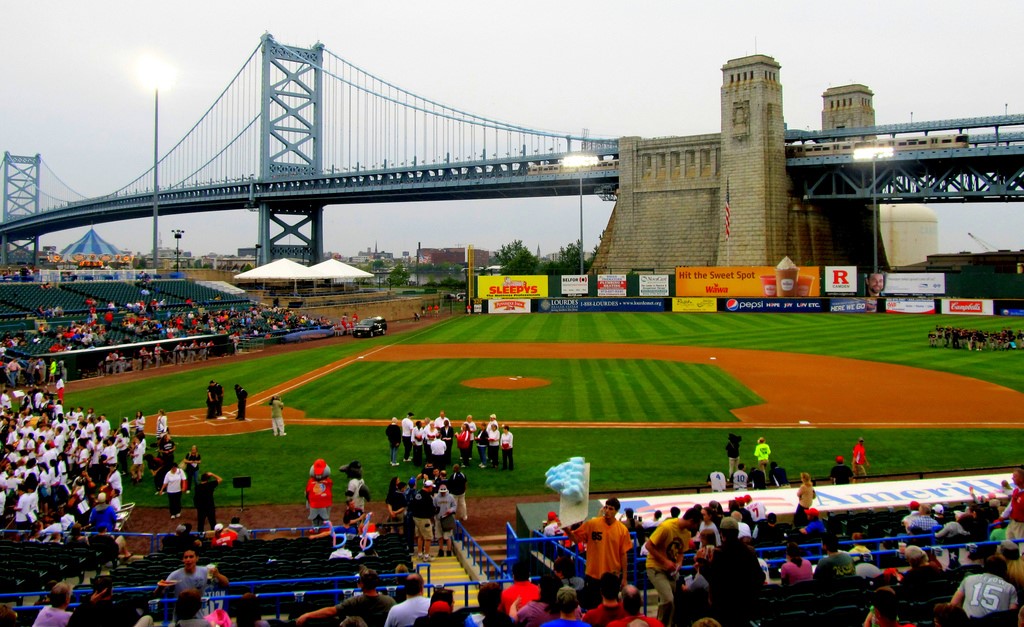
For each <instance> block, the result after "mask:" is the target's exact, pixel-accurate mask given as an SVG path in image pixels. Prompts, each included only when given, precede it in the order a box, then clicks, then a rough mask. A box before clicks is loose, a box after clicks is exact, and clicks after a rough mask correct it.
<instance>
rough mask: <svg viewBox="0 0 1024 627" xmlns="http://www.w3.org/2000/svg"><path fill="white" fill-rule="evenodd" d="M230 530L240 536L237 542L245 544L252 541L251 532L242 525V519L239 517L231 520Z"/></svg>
mask: <svg viewBox="0 0 1024 627" xmlns="http://www.w3.org/2000/svg"><path fill="white" fill-rule="evenodd" d="M228 529H230V530H231V531H234V532H235V535H236V536H238V538H237V540H235V541H236V542H245V541H246V540H251V539H252V534H250V533H249V530H248V529H247V528H246V527H245V525H243V524H242V519H240V518H239V517H238V516H235V517H233V518H232V519H231V524H230V525H228Z"/></svg>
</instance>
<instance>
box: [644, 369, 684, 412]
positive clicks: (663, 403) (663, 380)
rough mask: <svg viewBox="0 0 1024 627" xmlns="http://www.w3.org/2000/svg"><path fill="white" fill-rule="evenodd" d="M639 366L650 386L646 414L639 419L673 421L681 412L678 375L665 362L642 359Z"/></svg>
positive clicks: (645, 408) (645, 407)
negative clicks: (677, 383) (677, 384)
mask: <svg viewBox="0 0 1024 627" xmlns="http://www.w3.org/2000/svg"><path fill="white" fill-rule="evenodd" d="M636 363H637V367H638V368H639V370H640V372H641V376H642V377H644V378H645V379H646V380H647V382H648V385H649V387H650V393H649V394H648V396H647V398H646V399H645V400H646V403H645V405H644V410H645V411H644V416H643V417H638V419H639V420H652V421H653V420H664V421H672V420H675V419H676V416H677V415H678V413H679V404H680V403H679V401H680V400H681V399H680V397H679V390H678V388H677V386H676V381H677V379H678V377H674V376H672V374H673V373H672V371H671V369H670V368H666V367H665V362H661V361H654V360H648V359H645V360H640V361H638V362H636Z"/></svg>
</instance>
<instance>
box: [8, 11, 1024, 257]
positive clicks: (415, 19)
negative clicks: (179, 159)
mask: <svg viewBox="0 0 1024 627" xmlns="http://www.w3.org/2000/svg"><path fill="white" fill-rule="evenodd" d="M291 7H295V8H291ZM981 18H984V19H981ZM1022 18H1024V3H1021V2H1020V1H1019V0H1007V1H986V0H979V1H976V2H972V3H970V4H965V3H962V2H949V1H945V0H934V1H931V2H910V1H897V2H892V1H891V0H886V1H874V0H867V1H863V2H860V3H857V4H856V5H847V4H833V3H823V2H817V1H806V2H805V1H795V0H793V1H786V0H776V1H775V2H763V1H761V2H748V1H743V0H735V1H733V2H689V1H684V0H666V1H657V2H653V1H641V0H638V1H635V2H628V3H627V2H623V1H621V0H618V1H605V0H588V1H582V0H558V1H555V2H552V1H551V0H547V1H544V2H541V1H532V0H522V1H520V2H516V3H512V4H508V3H504V4H500V3H499V4H496V3H489V2H480V1H479V0H477V1H473V2H446V1H444V0H440V1H438V2H432V3H421V2H387V3H381V2H369V1H365V2H364V1H352V2H342V1H340V0H338V1H332V2H309V3H298V4H290V3H281V2H266V1H263V0H249V1H247V2H228V1H222V2H209V1H204V2H197V1H195V0H179V1H177V2H159V3H157V2H149V1H144V0H132V1H111V2H104V3H100V4H97V3H89V2H71V1H66V0H55V1H48V2H13V3H7V4H5V6H4V15H3V20H2V23H0V50H2V52H3V58H4V59H6V62H5V66H6V67H5V72H4V74H5V76H4V81H3V85H4V87H3V90H2V92H0V93H2V97H0V150H5V151H10V152H11V153H12V154H16V155H34V154H36V153H39V154H41V155H42V158H43V161H44V162H45V163H46V164H47V166H48V167H49V168H50V169H52V170H53V171H54V172H55V173H56V174H57V175H58V176H59V177H60V178H61V179H63V180H64V181H65V182H66V183H67V184H68V185H70V186H71V187H72V188H74V189H76V190H77V191H79V192H81V193H83V194H86V195H89V196H94V195H101V194H104V193H107V192H110V191H113V190H114V189H117V188H119V187H121V186H122V185H124V184H126V183H127V182H129V181H131V180H132V179H134V178H135V177H136V176H138V175H139V174H141V173H142V172H144V171H145V170H146V169H147V168H148V167H149V165H150V164H151V163H152V150H153V148H152V133H153V128H152V124H153V117H152V116H153V111H152V107H153V102H152V92H151V91H149V90H148V89H146V88H145V87H143V86H142V85H141V84H140V83H139V81H138V79H137V71H136V65H137V61H138V59H139V58H140V57H141V56H143V55H144V54H152V55H156V56H158V57H160V58H162V59H164V60H165V61H166V62H167V63H169V64H171V65H172V66H174V67H175V68H176V70H177V75H178V78H177V83H176V85H175V86H174V88H173V89H172V90H170V91H166V92H162V93H161V97H160V118H161V125H160V126H161V128H160V136H161V146H169V145H171V143H173V142H174V141H176V140H177V139H179V138H180V137H181V136H182V135H183V134H184V133H185V132H186V131H187V130H188V129H189V127H190V126H191V125H192V124H193V123H195V122H196V121H197V120H198V119H199V118H200V116H201V115H202V113H203V111H205V109H206V108H207V107H208V106H209V105H210V104H211V103H212V102H213V101H214V99H215V98H216V97H217V95H218V94H219V93H220V91H221V90H222V89H223V88H224V87H225V86H226V85H227V84H228V82H229V80H230V78H231V76H232V75H233V74H234V73H235V72H236V71H237V70H238V68H239V67H240V66H241V65H242V63H243V62H244V61H245V59H246V57H247V56H248V55H249V53H250V52H251V51H252V50H253V49H254V48H255V47H256V46H257V45H258V43H259V38H260V36H261V35H262V34H263V33H264V32H270V33H272V34H273V35H274V37H275V38H276V39H277V40H278V41H280V42H282V43H287V44H292V45H298V46H307V45H311V44H313V43H315V42H317V41H320V42H323V43H324V44H325V46H326V47H327V48H328V49H329V50H331V51H332V52H334V53H335V54H336V55H338V56H340V57H343V58H345V59H347V60H348V61H350V62H352V63H354V64H355V65H358V66H361V67H363V68H365V69H367V70H368V71H370V72H373V73H374V74H376V75H378V76H380V77H381V78H384V79H386V80H389V81H391V82H393V83H395V84H397V85H400V86H402V87H404V88H406V89H409V90H410V91H412V92H414V93H417V94H419V95H421V96H424V97H428V98H432V99H434V100H438V101H440V102H444V103H447V104H449V105H452V106H455V107H458V108H461V109H463V110H466V111H471V112H475V113H478V114H481V115H486V116H488V117H491V118H495V119H499V120H505V121H509V122H514V123H517V124H521V125H524V126H528V127H533V128H542V129H551V130H558V131H562V132H567V133H579V132H580V131H581V130H582V129H583V128H587V129H589V131H590V133H591V134H592V135H597V136H612V137H618V136H624V135H639V136H643V137H657V136H668V135H691V134H699V133H714V132H718V131H719V130H720V120H719V118H720V109H719V88H720V86H721V66H722V65H723V64H724V63H725V62H726V61H727V60H729V59H733V58H736V57H741V56H744V55H747V54H753V53H755V52H758V53H762V54H768V55H771V56H773V57H774V58H775V59H776V60H777V61H778V62H779V63H781V65H782V70H781V75H780V78H781V81H782V84H783V88H784V103H785V118H786V122H787V124H788V125H789V127H790V128H801V129H803V128H809V129H817V128H820V125H821V115H820V113H821V93H822V91H824V90H825V89H826V88H828V87H829V86H834V85H843V84H847V83H851V82H856V83H863V84H865V85H868V86H869V87H870V88H871V89H872V90H874V92H875V109H876V119H877V122H878V123H879V124H886V123H895V122H907V121H910V119H911V116H913V119H914V120H916V121H922V120H935V119H945V118H956V117H974V116H986V115H998V114H1002V113H1003V112H1004V111H1005V110H1006V109H1007V108H1008V110H1009V112H1010V113H1019V112H1022V111H1024V81H1021V80H1019V79H1018V77H1017V76H1018V74H1019V63H1020V60H1021V58H1022V50H1021V45H1020V41H1019V39H1018V38H1017V37H1014V36H1012V35H1011V34H1010V33H1009V32H1007V31H1005V29H1003V28H1002V27H1001V26H1000V24H1018V23H1021V19H1022ZM933 208H934V209H935V210H936V211H937V212H938V214H939V218H940V222H939V245H940V252H953V251H959V250H975V251H978V250H981V247H980V245H979V244H977V243H976V242H974V241H973V240H971V239H970V238H969V237H968V235H967V233H968V232H972V233H974V234H975V235H977V236H978V237H980V238H982V239H983V240H986V241H987V242H989V243H991V244H992V245H993V246H995V247H997V248H1010V249H1015V250H1016V249H1020V248H1024V244H1022V241H1021V239H1022V235H1021V234H1022V233H1024V218H1022V217H1021V215H1022V213H1021V211H1022V207H1021V206H1017V207H1013V206H1011V205H1010V204H1008V203H1007V204H1003V203H1000V204H987V205H933ZM585 209H586V220H585V222H586V228H585V246H586V247H587V248H588V249H591V248H593V246H594V245H596V243H597V240H598V234H599V233H600V232H601V230H602V229H603V228H604V227H605V225H606V224H607V220H608V216H609V214H610V212H611V209H612V203H609V202H603V201H601V200H599V199H597V198H596V197H588V198H587V199H586V202H585ZM578 220H579V204H578V200H577V199H575V198H564V197H563V198H558V199H537V200H507V201H463V202H455V203H429V204H428V203H410V204H390V205H370V206H358V205H347V206H334V207H328V208H327V209H325V216H324V224H325V234H326V237H325V248H326V249H327V250H332V251H336V252H341V253H342V254H345V255H353V254H356V252H357V251H359V250H365V249H366V248H367V247H371V248H372V247H373V246H374V245H375V244H376V245H377V246H378V247H379V248H380V249H381V250H387V251H391V252H394V253H396V254H400V253H401V252H402V251H405V250H410V251H411V250H415V248H416V244H417V242H418V241H419V242H422V244H423V246H425V247H445V246H461V245H465V244H474V245H476V246H477V247H478V248H485V249H491V250H496V249H497V248H498V247H499V246H501V245H502V244H505V243H507V242H509V241H512V240H513V239H521V240H523V242H524V243H525V244H526V245H527V246H528V247H529V248H530V249H531V250H536V249H537V247H538V246H539V247H540V249H541V251H542V252H543V253H545V254H547V253H549V252H553V251H557V249H558V248H559V246H562V245H565V244H566V243H568V242H571V241H575V240H576V239H577V238H578V233H579V222H578ZM256 228H257V225H256V218H255V215H254V214H252V213H249V212H245V211H235V212H221V213H215V214H211V215H201V214H190V215H185V216H168V217H164V218H162V219H161V222H160V232H161V238H162V243H163V245H165V246H173V239H172V237H171V229H184V230H185V231H186V234H185V238H184V239H183V241H182V244H183V248H185V249H188V250H191V251H192V252H193V253H194V254H204V253H207V252H210V251H216V252H223V253H231V252H234V250H235V249H236V248H238V247H241V246H251V245H252V244H253V243H255V242H256V239H257V234H256V233H257V231H256ZM151 229H152V225H151V222H150V221H149V220H136V221H132V222H124V223H108V224H102V225H98V226H97V231H98V232H99V233H100V234H101V235H102V236H103V237H104V238H106V239H107V240H109V241H111V242H112V243H114V244H116V245H117V246H119V247H122V248H129V249H135V250H143V251H148V250H149V248H150V246H151V237H152V231H151ZM84 231H85V229H75V230H68V231H63V232H59V233H53V234H50V235H47V236H44V237H43V238H42V243H43V244H54V245H57V246H58V247H63V246H64V245H66V244H68V243H70V242H71V241H73V240H75V239H77V238H78V237H80V236H81V234H82V233H84Z"/></svg>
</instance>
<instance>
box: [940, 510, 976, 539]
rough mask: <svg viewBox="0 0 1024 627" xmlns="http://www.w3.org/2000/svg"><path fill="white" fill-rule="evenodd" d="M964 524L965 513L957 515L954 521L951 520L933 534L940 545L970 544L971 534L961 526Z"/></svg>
mask: <svg viewBox="0 0 1024 627" xmlns="http://www.w3.org/2000/svg"><path fill="white" fill-rule="evenodd" d="M963 522H966V512H963V513H960V514H958V515H957V517H956V520H951V521H949V522H948V523H946V524H945V525H943V526H942V529H940V530H938V531H936V532H935V538H936V539H937V540H939V543H940V544H962V543H964V542H970V540H971V532H970V531H968V530H967V528H966V527H964V526H963Z"/></svg>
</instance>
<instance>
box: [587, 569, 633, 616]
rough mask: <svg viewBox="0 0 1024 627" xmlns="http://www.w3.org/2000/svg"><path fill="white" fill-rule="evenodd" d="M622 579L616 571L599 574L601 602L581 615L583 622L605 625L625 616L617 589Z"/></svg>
mask: <svg viewBox="0 0 1024 627" xmlns="http://www.w3.org/2000/svg"><path fill="white" fill-rule="evenodd" d="M621 585H622V579H621V578H620V576H619V574H618V573H605V574H603V575H601V583H600V588H601V604H600V605H598V606H597V607H595V608H594V609H592V610H588V611H587V613H586V614H584V615H583V622H585V623H587V624H589V625H593V626H594V627H606V625H608V623H610V622H612V621H614V620H619V619H620V618H626V610H624V609H622V602H621V601H619V589H620V587H621Z"/></svg>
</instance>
